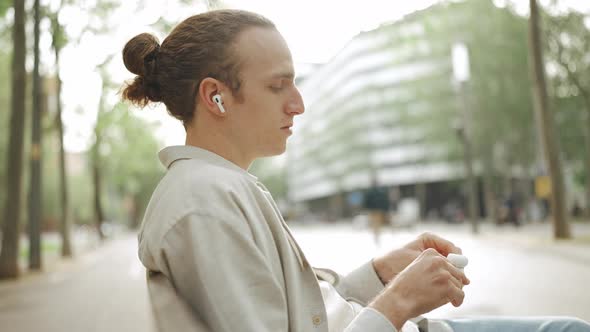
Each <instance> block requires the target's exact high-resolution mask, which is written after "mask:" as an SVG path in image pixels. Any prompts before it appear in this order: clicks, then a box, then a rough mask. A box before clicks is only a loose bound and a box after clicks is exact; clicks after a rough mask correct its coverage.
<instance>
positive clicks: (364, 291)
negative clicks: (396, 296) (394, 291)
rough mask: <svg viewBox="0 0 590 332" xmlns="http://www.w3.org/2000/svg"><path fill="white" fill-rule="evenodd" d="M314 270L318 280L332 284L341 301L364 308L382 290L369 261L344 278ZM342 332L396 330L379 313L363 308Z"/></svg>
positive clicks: (327, 270)
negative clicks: (353, 303)
mask: <svg viewBox="0 0 590 332" xmlns="http://www.w3.org/2000/svg"><path fill="white" fill-rule="evenodd" d="M314 270H315V272H316V275H317V276H318V278H319V279H321V280H325V281H328V282H329V283H330V284H332V285H333V286H334V288H335V289H336V291H337V292H338V294H339V295H340V296H341V297H342V298H343V299H345V300H346V301H349V302H355V303H358V304H360V305H362V306H365V307H366V306H367V304H368V303H369V302H371V300H372V299H373V298H375V297H376V296H377V295H378V294H379V293H380V292H381V291H382V290H383V289H384V286H383V284H382V283H381V280H379V277H378V276H377V273H376V272H375V269H374V268H373V263H372V262H371V261H369V262H367V263H365V264H363V265H361V266H360V267H359V268H357V269H356V270H353V271H352V272H350V273H349V274H347V275H346V276H340V275H338V274H337V273H336V272H334V271H332V270H329V269H320V268H316V269H314ZM344 331H345V332H363V331H372V332H397V329H396V328H395V327H394V326H393V324H392V323H391V322H390V321H389V320H388V319H387V318H386V317H385V316H384V315H383V314H381V313H380V312H378V311H376V310H375V309H372V308H363V309H361V310H360V312H358V314H357V315H356V316H355V317H354V318H353V319H352V321H351V322H350V323H349V324H348V326H347V327H346V328H345V330H344Z"/></svg>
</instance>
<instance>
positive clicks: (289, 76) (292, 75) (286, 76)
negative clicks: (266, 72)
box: [271, 71, 295, 80]
mask: <svg viewBox="0 0 590 332" xmlns="http://www.w3.org/2000/svg"><path fill="white" fill-rule="evenodd" d="M271 78H272V79H277V78H284V79H287V80H294V79H295V73H294V72H292V71H286V72H279V73H275V74H272V75H271Z"/></svg>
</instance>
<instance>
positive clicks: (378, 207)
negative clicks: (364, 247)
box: [364, 174, 389, 246]
mask: <svg viewBox="0 0 590 332" xmlns="http://www.w3.org/2000/svg"><path fill="white" fill-rule="evenodd" d="M364 208H365V210H367V212H368V213H369V223H370V226H371V229H372V230H373V237H374V240H375V245H377V246H379V243H380V241H379V237H380V236H381V228H382V227H383V226H384V225H388V224H389V196H388V193H387V191H386V190H385V189H384V188H379V186H378V185H377V177H376V175H375V174H373V175H372V178H371V188H369V190H368V191H367V193H366V194H365V200H364Z"/></svg>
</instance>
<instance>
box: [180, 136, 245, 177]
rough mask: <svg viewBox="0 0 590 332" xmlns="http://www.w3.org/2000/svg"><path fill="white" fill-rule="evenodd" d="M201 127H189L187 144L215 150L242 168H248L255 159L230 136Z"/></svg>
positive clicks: (214, 151)
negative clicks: (236, 144) (229, 137)
mask: <svg viewBox="0 0 590 332" xmlns="http://www.w3.org/2000/svg"><path fill="white" fill-rule="evenodd" d="M199 129H201V128H187V131H186V140H185V144H186V145H191V146H196V147H198V148H201V149H204V150H207V151H210V152H213V153H215V154H217V155H219V156H221V157H222V158H224V159H226V160H228V161H230V162H232V163H234V164H236V165H238V166H239V167H240V168H242V169H244V170H248V168H249V167H250V165H251V164H252V162H253V160H250V159H249V158H247V157H246V156H244V155H243V154H242V153H241V151H240V149H239V148H237V146H235V145H234V144H232V143H231V141H230V140H229V139H228V137H226V136H225V135H223V134H221V133H220V132H218V131H211V130H199ZM203 133H205V134H203Z"/></svg>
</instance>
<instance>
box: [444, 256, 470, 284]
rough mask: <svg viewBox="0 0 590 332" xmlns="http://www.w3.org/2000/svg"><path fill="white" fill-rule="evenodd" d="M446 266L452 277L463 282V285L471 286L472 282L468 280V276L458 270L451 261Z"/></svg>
mask: <svg viewBox="0 0 590 332" xmlns="http://www.w3.org/2000/svg"><path fill="white" fill-rule="evenodd" d="M446 265H447V270H448V271H449V272H450V273H451V275H452V276H453V277H454V278H455V279H457V280H461V282H462V284H463V285H469V284H470V283H471V280H469V278H467V276H466V275H465V272H463V270H461V269H458V268H456V267H455V266H454V265H453V264H451V263H450V262H449V261H447V264H446Z"/></svg>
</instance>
